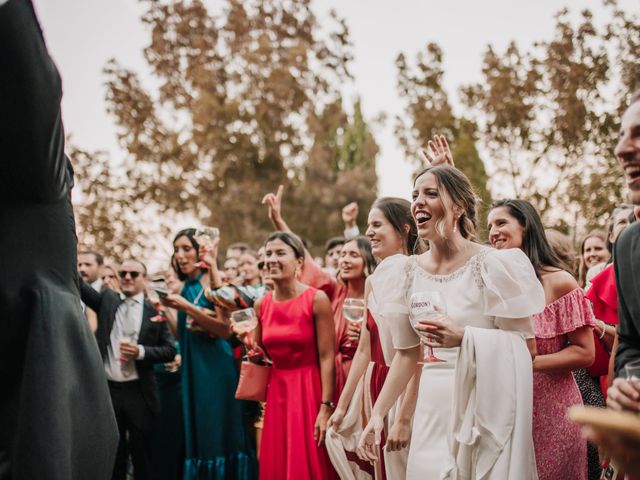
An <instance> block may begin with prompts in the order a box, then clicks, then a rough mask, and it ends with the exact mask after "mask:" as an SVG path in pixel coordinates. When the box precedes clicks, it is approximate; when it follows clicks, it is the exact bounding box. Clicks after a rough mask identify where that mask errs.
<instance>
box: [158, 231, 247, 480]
mask: <svg viewBox="0 0 640 480" xmlns="http://www.w3.org/2000/svg"><path fill="white" fill-rule="evenodd" d="M194 234H195V230H194V229H192V228H191V229H186V230H182V231H180V232H178V234H177V235H176V237H175V239H174V241H173V247H174V256H173V258H174V261H173V268H174V270H175V272H176V274H177V275H178V278H179V279H180V280H182V281H184V287H183V288H182V291H181V293H180V295H176V294H169V295H168V296H167V297H166V298H165V299H164V300H163V303H164V304H165V305H166V306H168V307H171V308H175V309H177V310H178V334H179V337H180V338H179V340H180V352H181V354H182V405H183V414H184V422H185V431H184V433H185V464H184V477H183V478H184V479H185V480H189V479H198V480H200V479H206V480H227V479H234V480H252V479H255V478H256V477H257V465H256V458H255V451H254V450H253V449H252V448H251V446H250V444H251V442H250V440H249V436H248V435H247V434H246V432H245V429H244V426H243V425H244V424H243V419H244V417H243V408H244V405H243V403H242V402H240V401H238V400H235V398H234V394H235V391H236V388H237V386H238V371H237V368H236V365H235V361H234V358H233V352H232V349H231V345H230V344H229V342H228V341H227V339H228V338H229V337H230V335H231V331H230V327H229V324H228V322H227V321H226V320H225V319H224V318H223V316H222V315H218V314H216V311H215V309H214V307H213V305H212V304H211V303H209V301H208V300H207V298H206V296H205V291H206V289H207V288H208V285H207V276H206V275H204V272H203V271H202V270H201V269H200V268H198V267H197V266H196V264H197V262H198V261H199V257H198V248H199V245H198V243H197V242H196V240H195V238H194Z"/></svg>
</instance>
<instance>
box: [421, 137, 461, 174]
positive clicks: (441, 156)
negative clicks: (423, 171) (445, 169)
mask: <svg viewBox="0 0 640 480" xmlns="http://www.w3.org/2000/svg"><path fill="white" fill-rule="evenodd" d="M427 147H428V149H426V148H421V149H420V150H419V152H420V155H421V156H422V159H423V160H424V161H425V162H426V163H427V164H428V165H429V166H432V167H435V166H438V165H450V166H452V167H455V165H454V163H453V155H452V154H451V149H450V148H449V142H447V139H446V138H445V137H444V136H443V135H434V136H433V139H432V140H429V142H428V143H427Z"/></svg>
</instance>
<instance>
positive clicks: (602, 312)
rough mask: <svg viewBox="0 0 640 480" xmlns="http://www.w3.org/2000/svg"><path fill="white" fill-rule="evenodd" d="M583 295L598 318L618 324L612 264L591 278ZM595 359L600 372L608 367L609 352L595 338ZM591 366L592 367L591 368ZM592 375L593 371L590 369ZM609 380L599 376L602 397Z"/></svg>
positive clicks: (605, 394)
mask: <svg viewBox="0 0 640 480" xmlns="http://www.w3.org/2000/svg"><path fill="white" fill-rule="evenodd" d="M585 297H587V298H588V299H589V300H591V304H592V305H593V313H594V314H595V316H596V318H597V319H598V320H602V321H603V322H604V323H607V324H609V325H618V289H617V287H616V275H615V271H614V269H613V264H611V265H608V266H607V267H606V268H605V269H604V270H602V271H601V272H600V273H599V274H598V275H596V276H595V277H593V279H592V280H591V288H589V290H588V291H587V293H586V295H585ZM595 345H596V360H595V362H594V365H593V367H595V366H596V365H598V366H600V367H601V368H600V369H599V370H600V372H598V373H602V372H603V371H604V372H607V371H608V369H609V357H610V355H611V353H610V352H609V351H607V350H605V348H604V347H603V345H602V343H601V342H600V341H599V340H598V339H597V338H596V343H595ZM593 367H592V368H593ZM589 373H591V374H592V375H593V373H592V372H591V371H590V372H589ZM608 387H609V381H608V378H607V374H606V373H605V374H604V375H601V376H600V389H601V390H602V395H603V396H604V399H605V400H606V399H607V388H608Z"/></svg>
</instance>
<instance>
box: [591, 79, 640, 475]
mask: <svg viewBox="0 0 640 480" xmlns="http://www.w3.org/2000/svg"><path fill="white" fill-rule="evenodd" d="M615 155H616V157H617V159H618V161H619V163H620V166H621V167H622V169H623V171H624V178H625V181H626V184H627V187H628V190H629V200H630V201H631V202H632V203H633V204H634V205H635V206H636V207H635V209H634V210H635V214H636V217H638V216H639V213H640V91H639V92H636V93H635V94H634V95H633V96H632V98H631V102H630V105H629V107H628V108H627V110H626V112H625V113H624V115H623V116H622V121H621V124H620V137H619V140H618V144H617V146H616V149H615ZM614 263H615V272H616V287H617V289H618V318H619V321H620V325H619V326H618V338H619V343H618V350H617V351H616V357H615V368H616V377H617V378H616V379H615V380H614V381H613V385H612V386H611V387H610V388H609V390H608V392H607V405H608V406H609V408H612V409H613V410H618V411H622V410H626V411H630V412H633V413H635V414H640V381H639V380H637V379H627V378H626V373H625V366H627V365H628V364H629V363H631V362H639V361H640V222H635V223H634V224H633V225H631V226H630V227H628V228H627V229H626V230H625V231H624V232H622V234H621V235H620V237H619V238H618V240H617V242H616V245H615V254H614ZM589 437H590V438H591V439H592V440H593V441H595V442H596V443H597V444H598V445H599V446H600V447H601V448H602V452H603V453H605V454H606V455H607V456H610V457H611V458H612V460H613V461H614V462H615V464H616V465H617V466H618V467H621V468H622V469H623V470H624V471H625V472H626V473H627V475H630V477H629V478H634V479H635V478H640V432H638V434H637V435H636V436H635V438H631V437H623V436H622V435H621V434H620V433H619V432H617V431H614V430H612V431H605V430H597V431H594V430H591V431H590V433H589Z"/></svg>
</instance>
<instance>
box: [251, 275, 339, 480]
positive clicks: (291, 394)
mask: <svg viewBox="0 0 640 480" xmlns="http://www.w3.org/2000/svg"><path fill="white" fill-rule="evenodd" d="M316 292H317V290H316V289H315V288H307V289H306V290H305V291H304V292H303V293H302V294H300V295H298V296H297V297H295V298H293V299H291V300H287V301H284V302H277V301H274V300H273V297H272V295H273V293H272V292H269V293H267V295H266V296H265V297H263V299H262V304H261V306H260V323H261V325H262V343H263V345H264V347H265V350H266V352H267V354H268V355H269V357H270V358H271V360H272V361H273V368H272V370H271V378H270V379H269V386H268V389H267V403H266V408H265V415H264V430H263V432H262V443H261V447H260V479H261V480H299V479H318V480H325V479H333V478H335V473H334V471H333V467H332V466H331V462H330V461H329V456H328V455H327V451H326V449H325V447H324V446H322V447H318V446H317V442H316V441H315V440H314V439H313V430H314V426H315V422H316V417H317V416H318V411H319V409H320V402H321V401H322V385H321V382H320V366H319V363H318V349H317V344H316V334H315V324H314V319H313V299H314V297H315V295H316Z"/></svg>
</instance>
